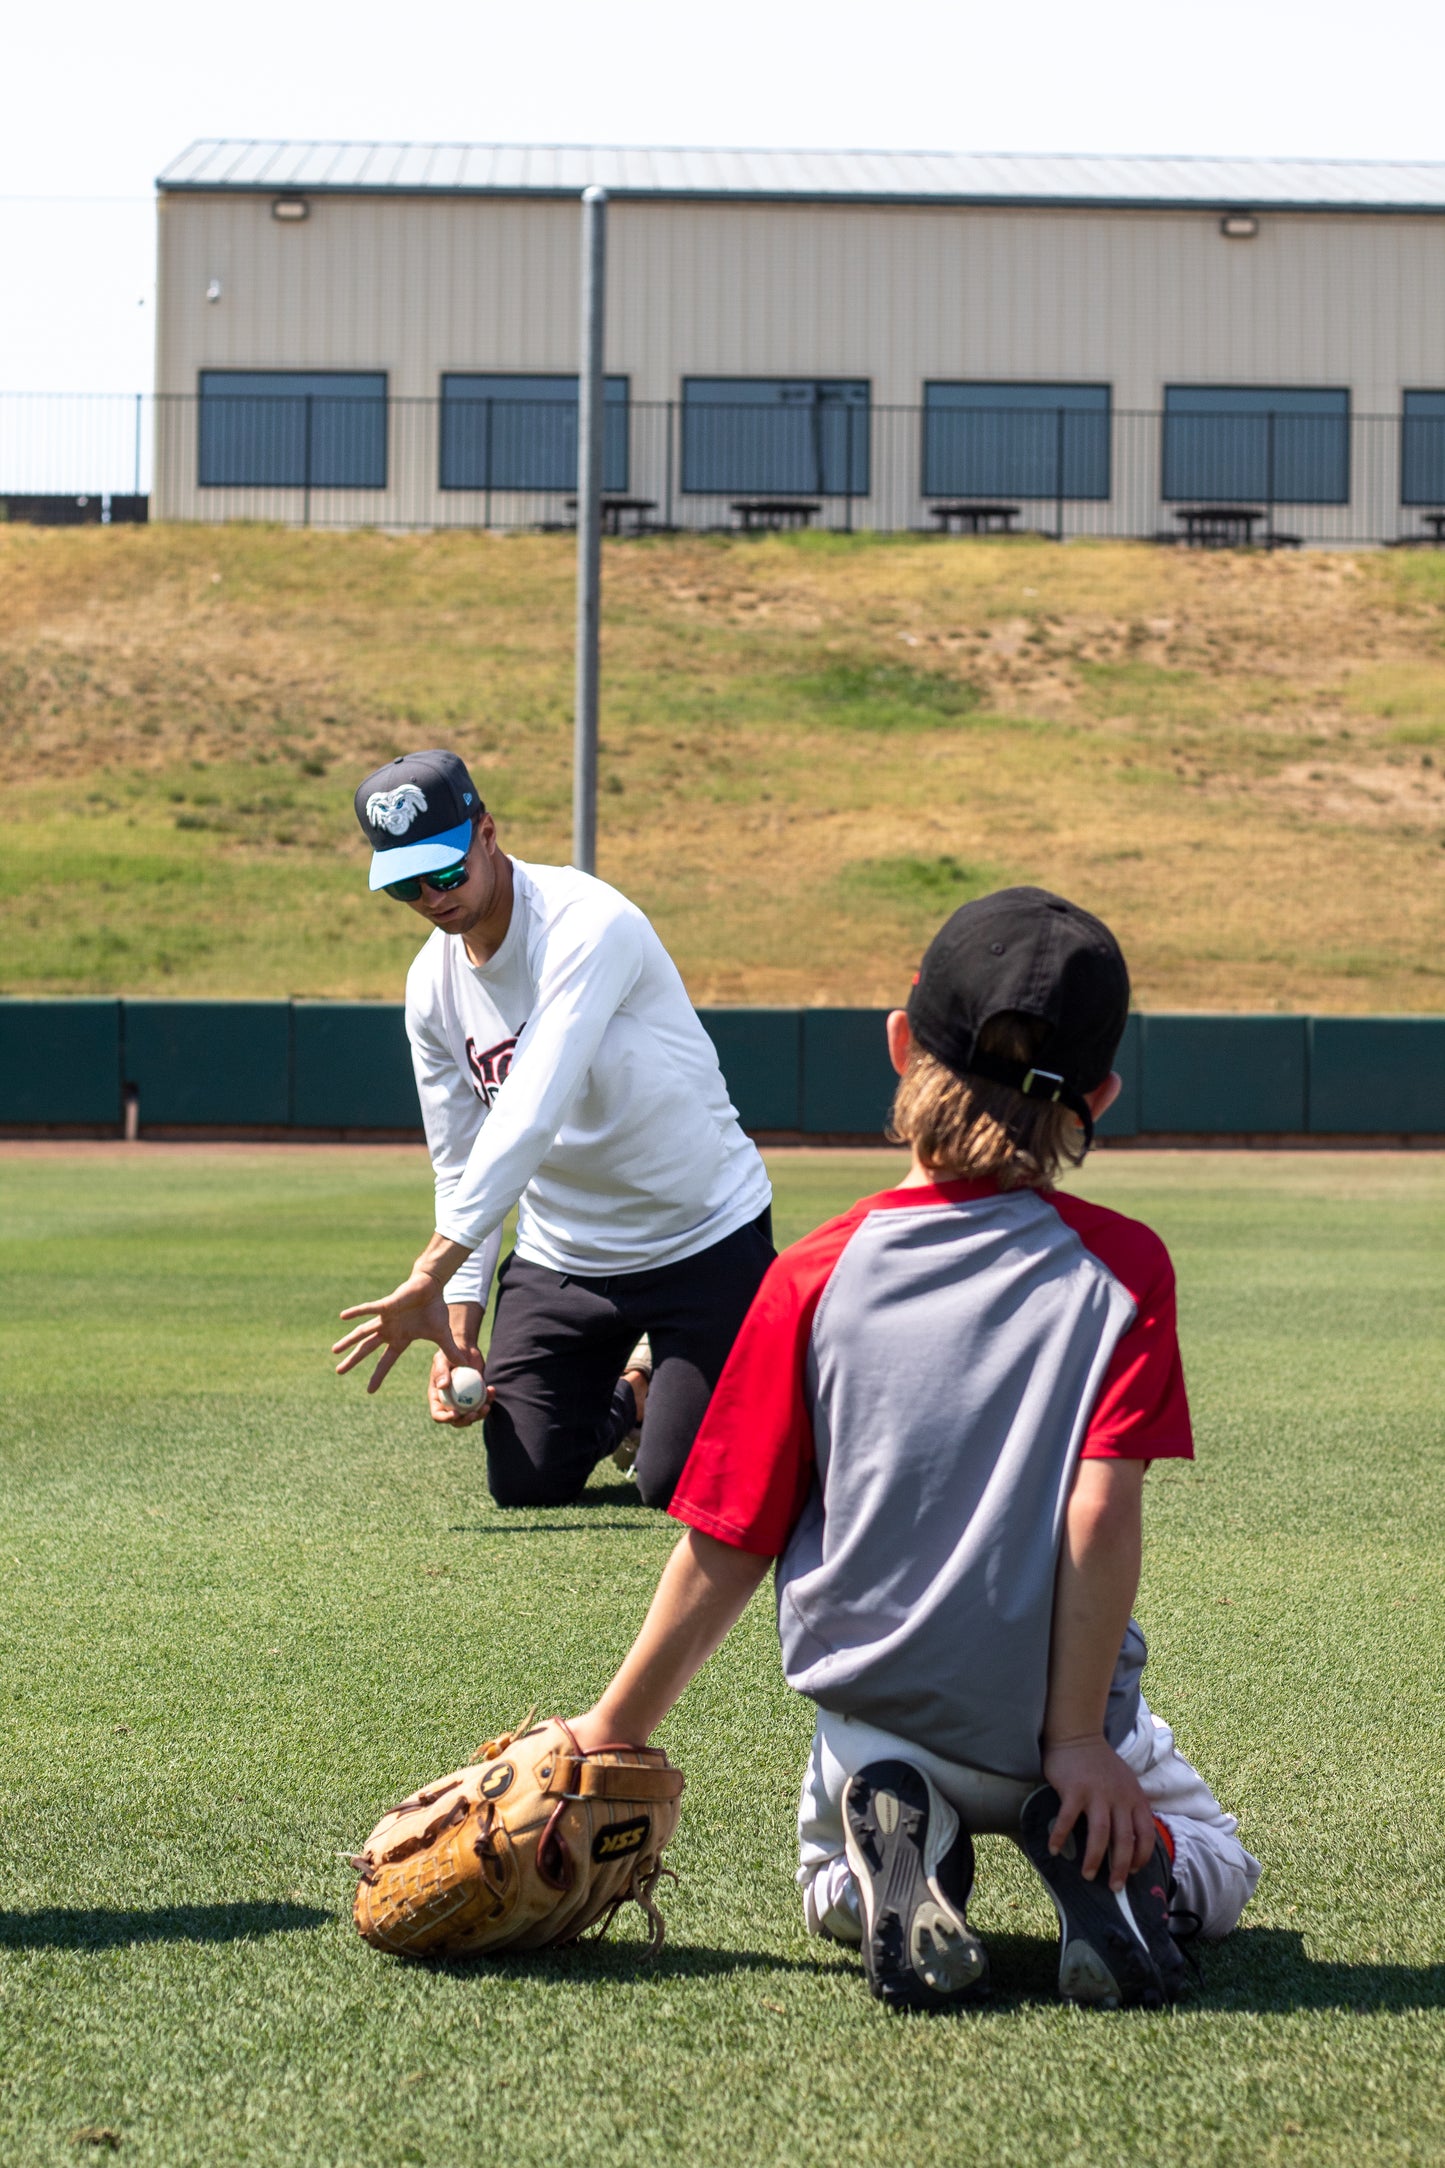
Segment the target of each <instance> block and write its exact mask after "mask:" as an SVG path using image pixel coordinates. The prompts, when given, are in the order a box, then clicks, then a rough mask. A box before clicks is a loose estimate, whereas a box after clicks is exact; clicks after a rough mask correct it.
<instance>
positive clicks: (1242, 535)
mask: <svg viewBox="0 0 1445 2168" xmlns="http://www.w3.org/2000/svg"><path fill="white" fill-rule="evenodd" d="M1174 517H1175V518H1176V519H1182V520H1183V522H1184V543H1185V547H1186V548H1187V549H1192V550H1233V549H1248V547H1249V545H1250V542H1251V541H1252V540H1253V538H1254V529H1255V525H1256V523H1257V522H1258V521H1259V520H1262V519H1263V518H1264V514H1263V512H1261V511H1260V510H1259V509H1258V507H1257V506H1255V505H1248V504H1187V505H1185V506H1183V507H1182V509H1181V510H1179V511H1178V512H1176V513H1175V515H1174Z"/></svg>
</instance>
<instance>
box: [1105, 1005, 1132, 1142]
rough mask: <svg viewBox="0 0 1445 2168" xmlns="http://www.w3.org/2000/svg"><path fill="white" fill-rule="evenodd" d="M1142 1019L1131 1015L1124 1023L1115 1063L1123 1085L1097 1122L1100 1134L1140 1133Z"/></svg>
mask: <svg viewBox="0 0 1445 2168" xmlns="http://www.w3.org/2000/svg"><path fill="white" fill-rule="evenodd" d="M1141 1023H1142V1019H1141V1018H1140V1017H1138V1016H1137V1015H1131V1016H1130V1018H1129V1020H1128V1022H1127V1023H1126V1024H1125V1026H1124V1036H1123V1038H1122V1039H1121V1040H1120V1041H1119V1051H1118V1053H1117V1054H1116V1055H1115V1056H1114V1067H1115V1068H1116V1069H1117V1070H1118V1072H1119V1081H1120V1083H1121V1084H1122V1085H1123V1087H1124V1088H1123V1090H1122V1091H1121V1092H1120V1094H1119V1096H1118V1098H1117V1099H1116V1100H1115V1101H1114V1104H1113V1105H1112V1106H1111V1107H1110V1109H1109V1111H1108V1113H1107V1114H1106V1115H1105V1116H1104V1119H1103V1120H1102V1121H1101V1122H1099V1123H1098V1124H1097V1125H1096V1126H1097V1129H1098V1133H1099V1136H1100V1137H1101V1138H1103V1137H1136V1136H1137V1135H1138V1134H1139V1114H1140V1102H1141V1100H1142V1097H1143V1079H1144V1067H1143V1053H1144V1034H1143V1031H1142V1030H1141V1028H1140V1027H1141Z"/></svg>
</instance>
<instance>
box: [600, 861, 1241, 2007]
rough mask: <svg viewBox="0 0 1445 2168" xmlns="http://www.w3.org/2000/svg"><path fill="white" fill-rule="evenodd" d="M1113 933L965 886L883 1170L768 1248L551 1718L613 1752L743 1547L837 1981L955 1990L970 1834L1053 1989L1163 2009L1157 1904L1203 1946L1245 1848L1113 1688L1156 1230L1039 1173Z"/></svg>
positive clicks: (967, 1943)
mask: <svg viewBox="0 0 1445 2168" xmlns="http://www.w3.org/2000/svg"><path fill="white" fill-rule="evenodd" d="M1128 1006H1129V980H1128V974H1127V971H1126V969H1125V965H1124V959H1123V957H1122V955H1121V954H1120V952H1119V948H1118V944H1117V943H1116V942H1115V940H1114V938H1113V936H1112V934H1110V932H1109V931H1108V929H1107V928H1106V927H1105V926H1102V925H1101V924H1100V923H1099V921H1098V920H1097V919H1094V918H1091V917H1090V916H1089V914H1088V913H1087V912H1085V911H1081V910H1079V909H1078V908H1077V907H1076V906H1075V905H1073V904H1070V903H1066V902H1065V901H1063V899H1062V898H1060V897H1057V896H1051V895H1048V894H1046V893H1045V892H1044V891H1043V890H1041V889H1034V888H1015V889H1006V890H1004V891H1002V892H1001V893H999V894H997V895H993V896H988V897H985V898H983V899H981V900H980V901H978V902H975V903H970V904H965V905H964V907H963V908H962V910H959V911H956V912H955V913H954V915H953V917H952V918H951V919H949V921H948V923H947V924H946V925H945V926H944V927H943V929H942V931H941V932H940V933H939V934H938V935H937V936H936V938H935V939H934V941H933V942H932V944H931V946H930V947H929V950H928V953H927V955H926V956H925V958H924V960H923V967H922V970H921V971H920V973H919V976H918V979H917V982H916V983H915V986H914V989H913V993H912V995H911V997H910V1000H909V1004H908V1008H907V1010H906V1011H903V1010H896V1011H895V1012H894V1013H893V1014H892V1015H891V1016H890V1017H889V1019H888V1046H889V1053H890V1056H891V1058H892V1061H893V1066H894V1068H895V1069H896V1070H897V1072H898V1073H899V1076H900V1078H901V1080H902V1081H901V1082H900V1084H899V1087H898V1091H897V1096H896V1098H895V1100H894V1106H893V1133H894V1135H895V1136H896V1137H897V1138H898V1139H899V1141H901V1142H903V1143H906V1144H908V1145H910V1146H911V1148H912V1155H913V1164H912V1168H911V1170H910V1172H909V1173H908V1175H907V1176H906V1178H905V1179H904V1181H903V1182H902V1183H901V1185H900V1186H899V1187H898V1188H897V1189H893V1190H886V1191H884V1192H883V1193H882V1194H881V1195H880V1196H876V1197H867V1198H864V1199H863V1200H862V1202H861V1203H859V1204H856V1205H855V1206H854V1207H853V1209H852V1210H851V1211H850V1212H847V1213H845V1214H844V1215H843V1217H842V1218H840V1219H837V1220H834V1221H832V1222H831V1223H830V1224H829V1225H827V1226H825V1227H821V1228H819V1229H818V1231H817V1232H816V1233H815V1234H812V1235H809V1236H808V1237H807V1238H806V1240H804V1241H802V1242H800V1243H797V1244H796V1245H795V1246H794V1247H793V1248H792V1249H790V1250H788V1251H787V1252H786V1253H785V1254H784V1255H783V1256H782V1257H780V1258H779V1259H778V1261H777V1263H776V1264H775V1265H773V1267H772V1268H771V1270H770V1272H769V1273H768V1276H767V1278H766V1279H765V1280H764V1282H763V1285H762V1287H761V1289H760V1290H759V1292H758V1295H757V1297H756V1299H755V1301H754V1303H753V1306H752V1309H751V1311H750V1312H749V1314H748V1317H747V1319H746V1322H745V1323H744V1325H743V1328H742V1332H741V1334H740V1335H739V1338H738V1340H737V1342H736V1344H735V1346H734V1348H733V1351H732V1355H731V1357H730V1359H729V1361H728V1363H727V1366H726V1368H725V1369H724V1371H723V1373H722V1377H721V1379H720V1381H719V1383H718V1386H717V1389H716V1392H715V1393H714V1395H713V1399H712V1402H711V1405H710V1407H709V1409H708V1412H707V1415H706V1417H705V1419H704V1422H703V1425H702V1428H701V1430H700V1431H699V1433H698V1437H697V1441H696V1444H695V1445H694V1446H693V1449H692V1453H691V1456H690V1458H689V1460H688V1462H687V1464H686V1467H685V1469H684V1471H683V1475H682V1480H681V1483H680V1484H679V1486H678V1490H677V1494H676V1496H675V1497H674V1499H673V1501H672V1508H671V1510H672V1512H673V1513H674V1514H675V1515H676V1516H677V1517H678V1519H680V1520H682V1521H685V1522H686V1523H687V1524H688V1532H687V1534H686V1535H685V1536H684V1537H683V1538H682V1540H681V1542H680V1543H679V1544H678V1546H677V1548H676V1550H675V1551H674V1552H673V1554H672V1557H671V1559H670V1560H669V1562H668V1565H667V1567H666V1569H665V1570H664V1573H663V1576H662V1580H661V1583H660V1584H659V1587H658V1590H657V1594H656V1595H655V1597H654V1598H653V1602H652V1606H651V1609H650V1610H649V1612H648V1615H647V1619H646V1622H645V1624H644V1625H643V1628H642V1631H641V1633H640V1634H639V1636H638V1638H637V1641H636V1642H635V1644H634V1646H633V1648H632V1650H631V1652H630V1654H629V1655H628V1656H627V1658H626V1659H625V1661H624V1662H623V1665H622V1667H621V1669H620V1671H619V1672H618V1674H617V1676H616V1678H615V1679H614V1680H613V1682H612V1684H611V1685H610V1686H609V1687H608V1688H607V1690H606V1692H605V1693H604V1694H603V1695H602V1697H601V1699H600V1700H599V1701H598V1703H597V1704H596V1706H595V1707H594V1708H593V1709H592V1710H590V1711H589V1712H588V1714H587V1715H586V1716H584V1717H581V1718H579V1719H577V1721H576V1723H575V1724H574V1729H575V1730H576V1732H577V1734H578V1737H579V1740H580V1742H581V1744H582V1745H583V1746H595V1745H600V1744H603V1743H605V1742H607V1741H611V1740H617V1739H627V1740H632V1741H636V1742H638V1743H641V1742H644V1741H645V1740H646V1739H647V1738H648V1736H649V1735H650V1733H651V1732H652V1731H653V1729H654V1728H655V1726H656V1725H657V1724H659V1723H660V1722H661V1720H662V1718H663V1717H664V1716H665V1715H666V1714H667V1712H668V1710H669V1709H670V1708H671V1707H672V1706H673V1704H674V1702H675V1701H676V1700H677V1699H678V1697H679V1695H680V1694H681V1693H682V1692H683V1690H684V1689H685V1687H686V1686H687V1685H688V1683H689V1681H690V1680H691V1679H692V1678H693V1677H694V1676H695V1674H696V1673H697V1672H698V1671H699V1670H700V1669H701V1667H702V1665H703V1664H704V1663H705V1662H706V1661H707V1659H708V1657H709V1656H710V1655H711V1654H712V1653H713V1651H714V1650H715V1649H716V1648H717V1647H718V1645H719V1643H720V1642H721V1641H722V1640H723V1638H724V1636H725V1635H726V1634H727V1633H728V1631H729V1629H730V1628H731V1627H732V1626H733V1624H734V1623H735V1621H736V1620H737V1619H738V1618H739V1617H740V1616H741V1614H742V1612H743V1610H744V1609H745V1607H746V1605H747V1602H748V1599H749V1597H750V1596H751V1595H752V1593H753V1591H754V1589H755V1588H756V1587H757V1585H758V1583H759V1581H761V1579H762V1578H763V1575H764V1574H765V1573H766V1572H767V1569H768V1566H769V1564H770V1563H771V1562H772V1561H773V1560H774V1559H776V1560H777V1562H778V1566H777V1593H778V1623H779V1634H780V1638H781V1642H782V1657H783V1668H784V1672H785V1674H786V1676H787V1679H788V1682H789V1684H790V1685H791V1686H793V1687H795V1688H796V1689H797V1690H798V1691H799V1692H800V1693H803V1694H806V1695H808V1696H809V1697H810V1698H811V1699H812V1700H813V1701H814V1702H815V1703H816V1704H817V1728H816V1732H815V1735H814V1741H813V1749H812V1754H811V1757H810V1761H809V1766H808V1770H807V1774H806V1776H805V1779H804V1783H803V1797H802V1805H801V1808H800V1813H799V1838H800V1849H801V1865H800V1867H799V1870H798V1880H799V1882H800V1883H801V1885H802V1888H803V1902H804V1908H805V1912H806V1917H807V1921H808V1926H809V1928H810V1930H811V1931H812V1932H813V1933H815V1934H821V1935H829V1936H832V1937H835V1938H836V1939H837V1940H839V1941H843V1942H854V1943H858V1942H861V1944H862V1952H863V1962H864V1966H865V1968H866V1970H867V1974H868V1980H869V1984H870V1986H871V1988H872V1990H873V1993H874V1994H875V1995H877V1996H879V1997H880V1998H881V1999H882V2000H883V2001H885V2002H888V2003H897V2004H919V2003H937V2002H941V2001H950V2000H970V1999H975V1998H977V1997H978V1996H980V1995H981V1994H983V1993H984V1992H985V1991H986V1987H987V1978H988V1961H987V1957H986V1955H985V1953H984V1950H983V1948H982V1946H981V1944H980V1943H979V1941H978V1939H977V1938H976V1936H975V1935H974V1934H973V1933H972V1931H971V1930H970V1928H969V1925H968V1919H967V1904H968V1898H969V1894H970V1891H971V1889H972V1884H973V1847H972V1844H971V1843H970V1839H969V1830H970V1829H973V1830H975V1831H977V1830H980V1829H990V1830H1003V1831H1007V1833H1009V1834H1010V1835H1012V1836H1014V1837H1015V1838H1016V1839H1017V1841H1018V1843H1019V1844H1020V1845H1021V1846H1022V1848H1023V1850H1024V1852H1025V1853H1026V1854H1027V1856H1028V1858H1029V1859H1030V1860H1031V1861H1032V1862H1033V1864H1034V1866H1035V1867H1036V1868H1037V1870H1038V1872H1039V1874H1040V1875H1041V1876H1042V1878H1043V1880H1044V1882H1045V1884H1046V1885H1047V1887H1048V1890H1049V1894H1050V1896H1051V1897H1052V1898H1053V1900H1054V1905H1055V1908H1056V1910H1057V1912H1058V1916H1059V1924H1060V1960H1059V1991H1060V1993H1061V1994H1062V1995H1063V1996H1064V1997H1065V1998H1066V1999H1068V2000H1069V2001H1071V2002H1079V2003H1093V2004H1099V2005H1102V2006H1105V2007H1109V2008H1113V2007H1117V2006H1118V2005H1121V2004H1126V2003H1142V2004H1146V2005H1158V2004H1160V2003H1162V2002H1164V2001H1166V2000H1171V1999H1172V1998H1173V1997H1174V1996H1175V1995H1176V1994H1177V1993H1178V1991H1179V1988H1180V1985H1181V1982H1182V1979H1183V1977H1184V1971H1185V1967H1184V1962H1183V1959H1182V1956H1181V1953H1180V1950H1179V1947H1178V1942H1179V1939H1180V1935H1181V1929H1183V1930H1184V1931H1186V1932H1193V1931H1198V1930H1201V1929H1202V1931H1203V1932H1204V1933H1205V1934H1206V1935H1209V1936H1219V1935H1224V1934H1227V1933H1228V1932H1229V1930H1230V1928H1232V1927H1233V1926H1234V1925H1235V1923H1236V1921H1237V1920H1238V1918H1239V1915H1240V1913H1241V1912H1242V1911H1243V1909H1244V1906H1245V1905H1246V1904H1247V1903H1248V1901H1249V1898H1250V1896H1251V1895H1252V1894H1253V1891H1254V1886H1255V1883H1256V1881H1257V1880H1258V1877H1259V1864H1258V1862H1257V1861H1256V1860H1254V1859H1253V1858H1252V1857H1251V1856H1250V1854H1249V1853H1248V1852H1246V1851H1245V1849H1244V1847H1243V1846H1242V1845H1241V1844H1240V1843H1239V1841H1238V1838H1237V1837H1236V1835H1235V1831H1236V1828H1237V1826H1238V1825H1237V1823H1236V1822H1235V1820H1234V1818H1233V1816H1231V1815H1228V1814H1226V1813H1225V1812H1224V1811H1223V1809H1222V1808H1221V1807H1220V1805H1219V1802H1218V1801H1217V1800H1216V1799H1215V1797H1214V1795H1213V1793H1212V1792H1211V1791H1210V1789H1209V1786H1208V1785H1207V1784H1206V1783H1205V1782H1204V1779H1203V1778H1202V1777H1201V1776H1200V1775H1199V1774H1198V1772H1197V1771H1196V1770H1195V1769H1193V1768H1191V1766H1190V1765H1189V1763H1188V1762H1187V1761H1185V1759H1184V1757H1183V1756H1182V1755H1181V1754H1180V1753H1179V1751H1178V1749H1177V1748H1176V1746H1175V1744H1174V1739H1173V1735H1172V1733H1171V1732H1170V1731H1169V1729H1168V1727H1167V1725H1165V1724H1163V1723H1161V1722H1160V1720H1159V1719H1158V1718H1157V1717H1156V1716H1154V1715H1153V1714H1152V1713H1151V1712H1150V1710H1149V1708H1148V1707H1147V1706H1146V1704H1145V1702H1144V1700H1143V1697H1142V1695H1141V1693H1140V1690H1139V1679H1140V1673H1141V1671H1142V1669H1143V1664H1144V1656H1145V1650H1144V1641H1143V1636H1142V1635H1141V1634H1140V1632H1139V1629H1138V1627H1137V1626H1136V1625H1135V1623H1134V1621H1133V1619H1132V1618H1131V1616H1130V1610H1131V1606H1132V1604H1133V1601H1134V1595H1135V1591H1136V1588H1137V1586H1138V1579H1139V1562H1140V1543H1141V1533H1140V1524H1141V1503H1142V1492H1143V1483H1144V1473H1145V1470H1146V1468H1147V1467H1148V1464H1149V1462H1150V1461H1151V1460H1162V1459H1187V1458H1189V1457H1190V1456H1191V1455H1192V1452H1193V1446H1192V1443H1191V1438H1190V1428H1189V1409H1188V1403H1187V1401H1186V1399H1185V1392H1184V1377H1183V1371H1182V1368H1181V1365H1180V1360H1179V1346H1178V1340H1177V1336H1176V1329H1175V1307H1174V1275H1173V1270H1172V1268H1171V1265H1170V1262H1169V1257H1168V1253H1167V1252H1166V1250H1165V1248H1164V1245H1163V1243H1162V1242H1161V1241H1160V1240H1159V1238H1158V1237H1157V1236H1156V1235H1154V1234H1152V1233H1151V1232H1150V1231H1149V1229H1148V1228H1146V1227H1143V1226H1141V1225H1140V1224H1139V1223H1138V1222H1137V1221H1134V1220H1128V1219H1124V1218H1123V1217H1121V1215H1120V1214H1118V1213H1116V1212H1110V1211H1107V1210H1105V1209H1104V1208H1103V1207H1102V1206H1099V1205H1092V1204H1086V1203H1083V1202H1081V1201H1079V1200H1078V1199H1075V1198H1070V1197H1062V1196H1060V1195H1059V1194H1058V1192H1057V1191H1056V1190H1055V1189H1054V1188H1053V1186H1052V1183H1053V1178H1054V1176H1055V1174H1056V1173H1057V1172H1058V1170H1059V1168H1060V1167H1061V1166H1063V1165H1065V1164H1071V1165H1077V1164H1078V1163H1079V1162H1080V1161H1081V1160H1082V1159H1083V1157H1084V1154H1085V1152H1086V1151H1087V1149H1088V1147H1089V1144H1090V1143H1091V1142H1092V1138H1093V1125H1094V1122H1095V1121H1096V1120H1097V1119H1098V1118H1099V1116H1100V1115H1101V1114H1102V1113H1103V1112H1104V1110H1105V1108H1106V1107H1108V1106H1109V1105H1110V1104H1111V1103H1112V1101H1113V1099H1114V1098H1115V1096H1116V1094H1117V1092H1118V1090H1119V1079H1118V1077H1117V1076H1116V1075H1114V1074H1113V1073H1112V1069H1111V1064H1112V1061H1113V1058H1114V1054H1115V1052H1116V1050H1117V1048H1118V1044H1119V1040H1120V1037H1121V1036H1122V1033H1123V1029H1124V1023H1125V1018H1126V1016H1127V1014H1128Z"/></svg>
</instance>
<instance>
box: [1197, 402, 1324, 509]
mask: <svg viewBox="0 0 1445 2168" xmlns="http://www.w3.org/2000/svg"><path fill="white" fill-rule="evenodd" d="M1164 495H1165V497H1166V498H1168V499H1170V500H1171V501H1174V500H1178V499H1181V498H1203V499H1204V500H1205V501H1206V502H1213V503H1217V504H1225V503H1229V504H1238V503H1245V502H1247V501H1248V500H1249V499H1251V498H1255V497H1257V498H1259V499H1260V500H1261V501H1262V502H1263V503H1265V504H1347V503H1348V502H1349V496H1350V395H1349V393H1348V392H1347V391H1290V390H1284V389H1279V388H1276V387H1272V386H1267V385H1254V384H1249V385H1243V384H1173V385H1170V386H1169V388H1168V389H1167V390H1166V391H1165V394H1164Z"/></svg>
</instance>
